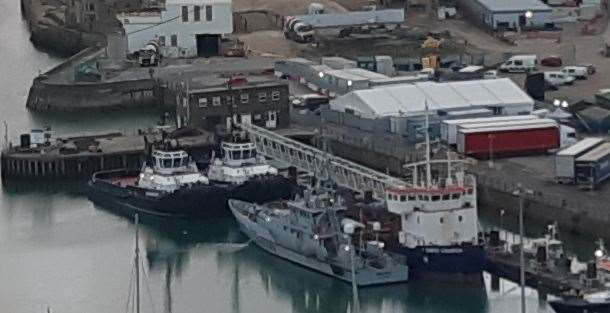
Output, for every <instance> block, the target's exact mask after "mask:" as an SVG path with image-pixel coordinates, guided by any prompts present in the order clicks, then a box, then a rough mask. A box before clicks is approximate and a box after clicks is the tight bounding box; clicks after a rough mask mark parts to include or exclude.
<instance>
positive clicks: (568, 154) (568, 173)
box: [555, 137, 604, 184]
mask: <svg viewBox="0 0 610 313" xmlns="http://www.w3.org/2000/svg"><path fill="white" fill-rule="evenodd" d="M603 142H604V139H603V138H595V137H589V138H585V139H583V140H581V141H579V142H577V143H575V144H574V145H572V146H570V147H567V148H565V149H562V150H560V151H559V152H557V154H555V181H557V182H558V183H560V184H573V183H574V179H575V169H576V167H575V161H576V159H577V158H579V157H581V156H583V155H584V154H586V153H587V152H589V151H591V150H593V149H594V148H595V147H597V146H599V145H601V144H602V143H603Z"/></svg>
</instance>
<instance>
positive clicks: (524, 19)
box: [459, 0, 552, 31]
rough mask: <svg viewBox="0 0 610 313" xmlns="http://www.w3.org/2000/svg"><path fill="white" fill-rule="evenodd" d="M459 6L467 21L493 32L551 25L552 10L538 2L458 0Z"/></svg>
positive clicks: (533, 0)
mask: <svg viewBox="0 0 610 313" xmlns="http://www.w3.org/2000/svg"><path fill="white" fill-rule="evenodd" d="M459 6H460V10H461V11H462V12H463V14H464V15H465V16H467V17H469V18H470V19H469V20H471V21H473V22H475V23H478V24H479V25H481V26H485V27H487V28H490V29H492V30H495V31H498V30H500V31H501V30H521V29H524V28H544V27H548V26H551V25H552V21H551V16H552V9H551V7H549V6H548V5H546V4H545V3H543V2H542V1H540V0H510V1H507V0H460V1H459ZM528 12H529V13H528ZM530 14H531V15H530Z"/></svg>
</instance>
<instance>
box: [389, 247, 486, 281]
mask: <svg viewBox="0 0 610 313" xmlns="http://www.w3.org/2000/svg"><path fill="white" fill-rule="evenodd" d="M392 251H393V252H395V253H398V254H401V255H404V256H406V258H407V264H408V266H409V270H410V273H411V275H412V276H413V277H418V278H435V277H436V278H449V277H451V278H452V279H454V280H464V279H465V280H473V281H478V280H480V277H481V273H482V271H483V267H484V265H485V251H484V249H483V247H482V246H420V247H416V248H406V247H400V248H396V249H392Z"/></svg>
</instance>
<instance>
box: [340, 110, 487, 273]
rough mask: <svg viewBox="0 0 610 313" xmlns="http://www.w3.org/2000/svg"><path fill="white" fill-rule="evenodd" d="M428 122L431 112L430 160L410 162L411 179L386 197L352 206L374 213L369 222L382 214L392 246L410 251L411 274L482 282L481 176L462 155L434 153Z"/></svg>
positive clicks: (406, 253)
mask: <svg viewBox="0 0 610 313" xmlns="http://www.w3.org/2000/svg"><path fill="white" fill-rule="evenodd" d="M428 123H429V122H428V117H427V116H426V127H425V129H426V131H425V133H426V134H425V138H426V159H425V161H423V162H419V163H414V164H409V165H407V166H406V167H408V168H409V169H410V170H411V171H412V174H411V178H412V182H411V184H409V185H396V184H394V185H389V186H386V188H385V197H386V198H385V203H379V202H373V203H369V204H363V203H356V204H355V205H354V208H353V209H352V211H354V212H356V216H354V217H357V216H365V215H369V217H365V218H364V219H360V221H362V222H363V223H365V224H369V223H370V222H372V221H374V220H383V221H382V224H383V227H384V228H385V236H386V237H387V238H391V240H388V250H389V251H391V252H395V253H399V254H402V255H404V256H406V258H407V264H408V266H409V271H410V274H411V276H412V277H415V278H425V279H427V278H431V279H440V280H458V281H469V282H473V283H479V282H480V281H481V273H482V271H483V267H484V265H485V251H484V242H483V240H482V239H481V238H480V236H479V228H478V214H477V184H476V178H475V177H474V175H471V174H467V173H466V172H465V171H464V169H463V166H462V165H463V164H462V163H461V162H460V161H459V160H451V159H450V158H447V159H444V160H436V159H435V160H431V159H430V135H429V134H428V131H429V130H428V129H429V127H428V125H429V124H428ZM433 164H434V175H433V168H432V165H433ZM369 200H370V199H369ZM384 212H389V214H388V213H384ZM352 215H353V214H352Z"/></svg>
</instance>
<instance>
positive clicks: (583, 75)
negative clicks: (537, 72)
mask: <svg viewBox="0 0 610 313" xmlns="http://www.w3.org/2000/svg"><path fill="white" fill-rule="evenodd" d="M561 72H562V73H564V74H567V75H570V76H572V77H574V78H576V79H587V77H589V69H588V68H586V67H584V66H566V67H564V68H562V69H561Z"/></svg>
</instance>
